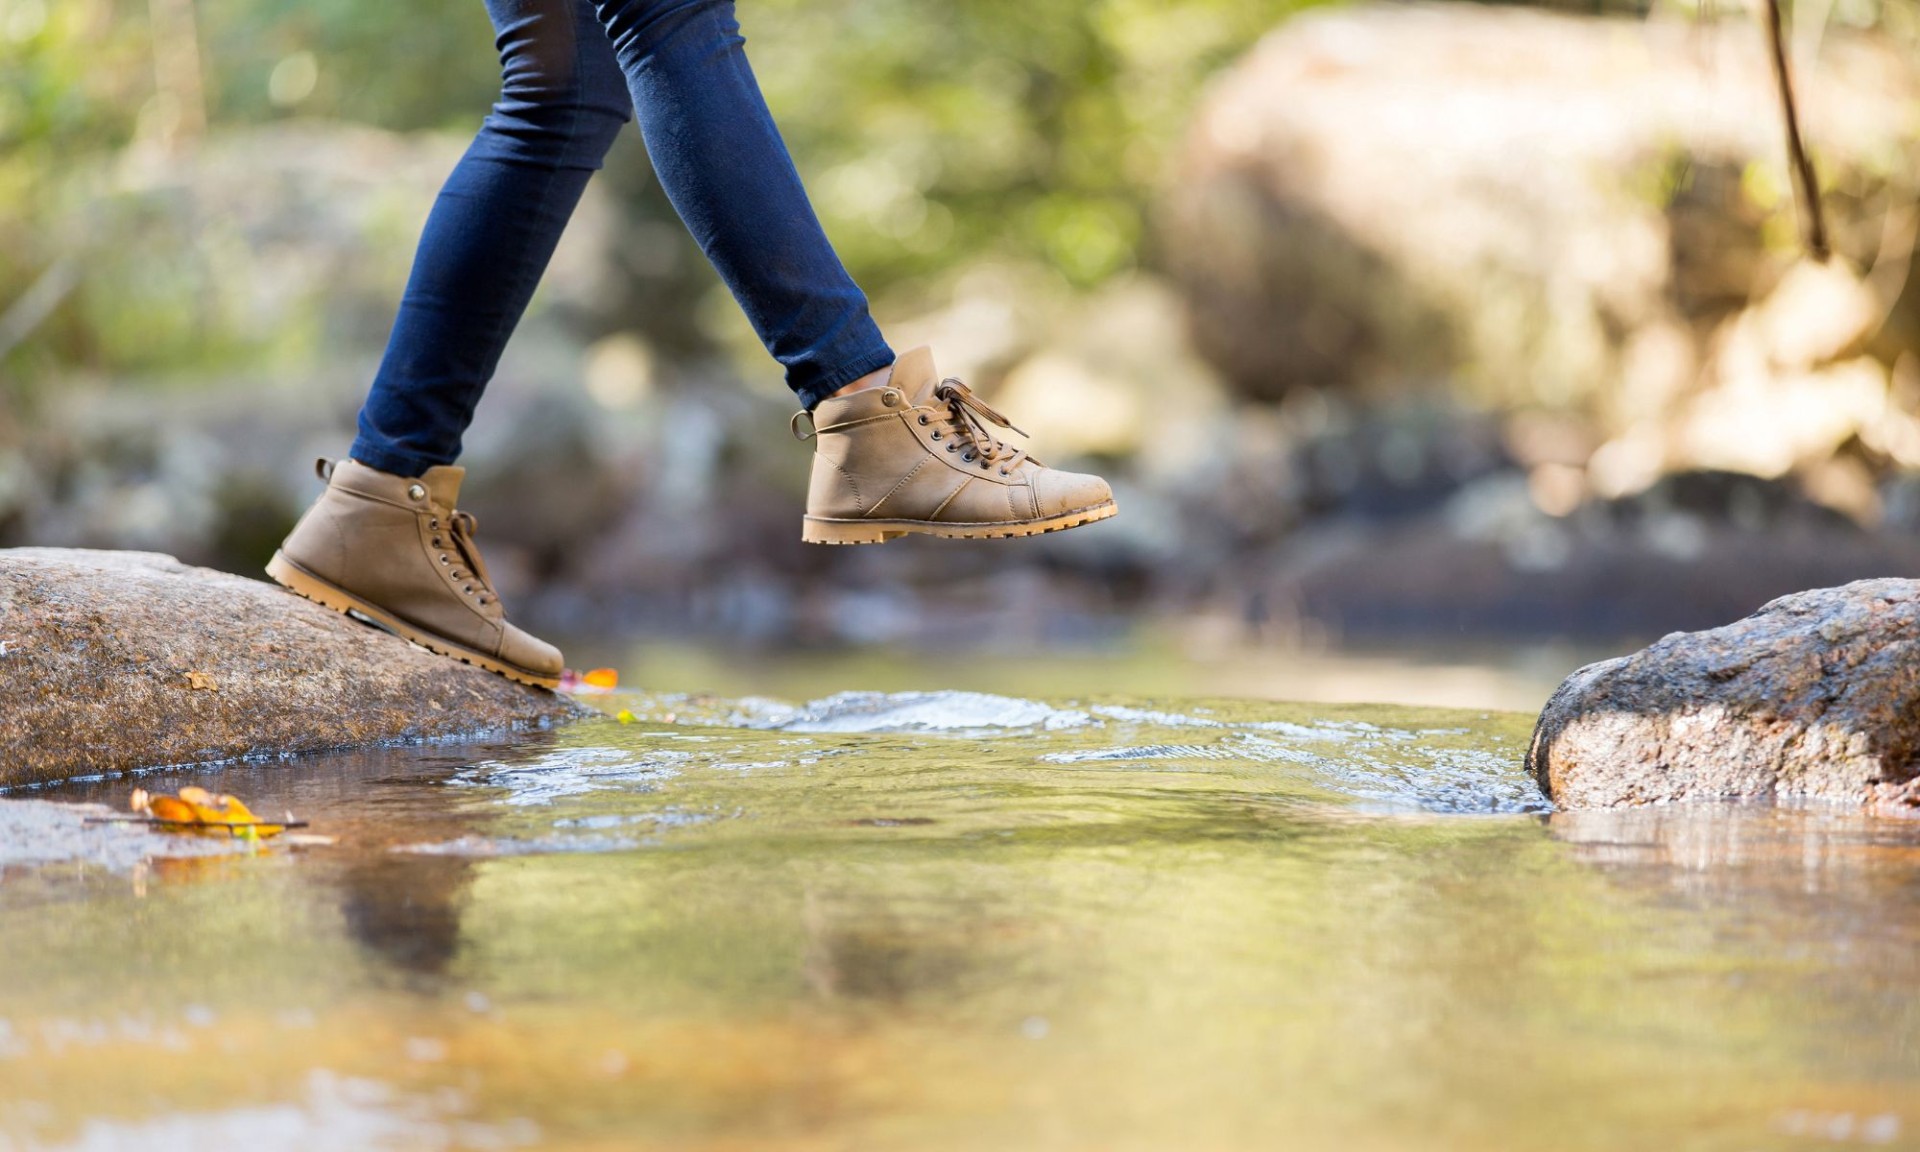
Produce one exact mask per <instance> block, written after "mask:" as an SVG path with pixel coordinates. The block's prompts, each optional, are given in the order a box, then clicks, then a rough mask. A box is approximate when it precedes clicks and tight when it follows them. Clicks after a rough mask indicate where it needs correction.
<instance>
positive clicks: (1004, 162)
mask: <svg viewBox="0 0 1920 1152" xmlns="http://www.w3.org/2000/svg"><path fill="white" fill-rule="evenodd" d="M1314 2H1316V0H1095V2H1092V3H1087V2H1083V0H966V2H964V3H934V2H932V0H763V2H761V3H756V4H754V5H751V6H748V7H746V8H744V9H743V11H742V12H741V13H740V17H741V20H742V23H743V25H744V28H745V32H746V35H747V37H748V41H749V52H750V54H751V55H752V58H753V60H754V63H755V67H756V69H757V70H758V72H759V75H760V77H761V81H762V85H763V87H764V88H765V90H766V92H767V95H768V99H769V101H770V103H771V104H772V105H773V108H774V111H775V114H776V116H777V117H778V118H779V120H780V122H781V124H782V126H783V129H784V130H785V132H786V133H787V136H788V140H789V143H790V145H791V146H792V148H793V151H794V152H795V154H796V158H797V160H798V162H799V164H800V167H801V169H802V171H803V173H804V174H805V176H806V178H807V181H808V184H809V187H810V188H811V190H812V191H813V194H814V197H815V200H816V202H817V204H818V207H819V209H820V212H821V215H822V217H823V219H824V220H825V221H826V224H827V227H828V229H829V231H830V232H831V234H832V235H833V237H834V239H835V242H836V244H837V245H838V246H839V248H840V249H841V251H842V254H843V256H844V257H845V259H846V260H847V262H848V264H849V265H850V266H851V267H852V269H853V271H854V273H855V275H856V276H857V277H858V278H859V279H860V280H861V282H862V283H863V284H864V285H865V286H866V287H867V288H868V289H869V291H870V292H873V293H875V294H876V295H884V294H885V293H887V292H889V291H890V290H893V289H895V288H897V287H900V286H903V285H911V284H914V283H927V282H937V281H938V280H939V278H940V277H942V276H943V275H945V274H948V273H951V272H953V271H955V270H957V269H958V268H961V267H963V266H965V265H967V264H969V263H971V262H974V261H979V260H990V259H1016V260H1023V261H1037V262H1042V263H1044V264H1046V265H1049V266H1051V267H1053V268H1055V269H1057V270H1058V271H1059V273H1060V274H1061V275H1062V276H1063V277H1064V278H1065V279H1066V280H1067V281H1068V282H1070V283H1072V284H1074V285H1077V286H1082V287H1085V286H1090V285H1093V284H1096V283H1098V282H1100V281H1102V280H1103V279H1105V278H1107V277H1110V276H1112V275H1114V274H1116V273H1119V272H1122V271H1124V270H1126V269H1127V268H1129V267H1131V266H1133V265H1135V264H1136V263H1138V262H1140V261H1142V260H1143V259H1144V260H1147V261H1149V262H1150V261H1151V254H1150V253H1148V252H1146V251H1145V247H1146V228H1145V226H1144V217H1145V213H1146V209H1147V206H1148V204H1149V203H1150V202H1151V200H1152V199H1153V197H1154V195H1155V192H1156V189H1157V188H1158V187H1159V186H1160V185H1161V183H1162V182H1163V181H1165V180H1167V179H1169V178H1170V169H1171V165H1172V162H1173V161H1172V152H1173V146H1174V143H1175V141H1176V140H1177V138H1178V134H1179V131H1180V129H1181V127H1182V125H1183V123H1184V122H1185V119H1186V117H1187V116H1188V114H1189V110H1190V109H1191V107H1192V103H1193V101H1194V99H1195V97H1196V95H1197V94H1198V92H1199V90H1200V89H1201V87H1202V86H1203V84H1204V82H1205V80H1206V78H1207V76H1208V75H1209V74H1210V73H1211V72H1213V71H1214V70H1215V69H1216V68H1218V67H1219V66H1220V65H1222V64H1223V63H1225V62H1227V61H1229V60H1230V59H1232V58H1233V57H1235V56H1236V55H1238V54H1239V53H1241V52H1242V51H1244V50H1245V49H1246V48H1247V47H1248V46H1249V45H1250V44H1251V43H1252V42H1253V41H1254V40H1255V39H1257V38H1258V37H1259V35H1260V34H1261V33H1262V32H1264V31H1265V30H1267V29H1268V28H1270V27H1272V26H1273V25H1274V24H1276V23H1278V22H1279V21H1280V20H1281V19H1282V18H1284V17H1285V16H1286V15H1287V14H1289V13H1290V12H1292V11H1294V10H1296V9H1298V8H1301V7H1303V6H1305V5H1307V4H1310V3H1314ZM497 76H498V73H497V64H496V61H495V58H494V53H493V48H492V35H491V30H490V28H489V26H488V23H487V19H486V13H485V10H484V9H483V8H482V6H481V4H480V3H479V0H414V2H413V3H408V4H394V3H391V2H390V0H300V2H298V3H296V2H294V0H250V2H244V3H243V2H240V0H0V316H6V315H7V314H8V313H9V310H10V309H11V310H12V314H13V321H12V324H13V327H14V328H15V329H16V331H14V332H13V333H12V334H11V335H9V333H8V332H7V331H5V330H0V384H4V383H5V382H6V380H7V379H13V380H20V379H26V378H30V377H41V378H45V377H47V376H49V375H57V374H59V373H60V372H63V371H67V370H70V369H72V368H74V367H85V368H92V369H96V370H98V371H101V372H104V373H108V374H114V375H119V374H124V373H134V374H138V373H143V372H152V371H156V370H167V371H171V372H173V373H175V374H187V375H191V374H192V373H193V372H195V371H196V370H199V369H210V368H214V367H218V366H222V365H227V366H231V365H232V364H234V363H235V362H239V363H246V362H247V361H248V358H249V357H252V358H255V359H260V358H267V359H275V358H277V359H282V360H284V359H285V358H286V356H287V355H288V354H289V352H288V349H289V348H290V347H291V348H295V349H306V350H313V349H314V348H315V347H316V345H317V343H318V340H319V339H320V336H319V335H316V325H315V323H313V322H310V321H308V320H303V319H301V318H298V317H286V318H282V320H281V322H282V323H284V324H285V325H287V326H289V327H291V328H293V329H298V330H300V335H299V338H298V339H297V340H293V341H292V343H291V344H290V343H289V342H288V341H287V340H266V341H263V340H261V339H259V338H254V337H248V336H246V335H245V334H244V333H243V334H242V335H240V336H236V335H235V332H236V331H238V329H236V328H235V327H234V326H233V325H231V324H228V323H226V322H225V319H226V318H230V315H231V314H232V313H233V312H234V311H235V309H236V308H242V310H244V309H243V305H244V304H245V302H244V301H241V302H235V301H233V300H224V301H223V300H222V299H221V295H222V284H221V280H222V276H223V270H230V269H233V268H235V267H238V266H239V265H240V263H243V262H244V261H243V257H244V255H245V254H244V253H237V252H236V251H235V247H236V244H240V245H244V244H245V243H251V242H253V241H251V240H247V241H239V240H236V239H235V236H236V233H235V232H234V231H233V230H231V229H229V230H227V231H225V232H223V231H222V229H221V222H220V221H218V220H211V221H209V220H204V219H195V218H193V214H192V210H191V206H188V207H187V208H182V206H181V205H179V204H178V203H175V202H173V201H170V200H169V193H168V191H167V190H166V189H165V188H156V187H153V186H151V185H141V184H140V183H139V182H138V181H132V182H129V181H128V180H126V179H125V178H124V174H123V173H124V169H125V168H126V166H127V162H128V158H129V156H133V155H136V154H137V153H138V152H139V150H140V149H141V148H143V147H144V148H148V149H159V150H161V151H162V152H165V151H166V150H168V149H176V148H179V147H183V146H187V147H190V146H191V145H192V144H193V143H194V141H196V140H197V139H199V138H201V137H202V134H203V133H204V137H205V138H206V139H210V140H218V139H220V138H221V136H222V135H223V134H226V133H235V132H240V131H252V132H258V131H259V130H261V129H262V127H263V126H269V127H270V126H272V125H274V124H277V123H283V122H290V121H305V122H310V123H328V122H332V123H339V122H348V123H354V124H361V125H366V126H370V127H374V128H378V129H384V130H390V131H396V132H416V131H431V132H439V133H446V134H449V135H450V136H456V137H457V136H459V135H464V134H465V133H467V132H470V131H472V130H473V128H474V127H475V126H476V125H477V123H478V121H479V119H480V117H481V116H482V115H483V114H484V112H485V110H486V108H487V106H488V104H489V102H490V101H491V99H492V94H493V92H494V90H495V87H496V84H497ZM289 127H290V128H291V127H293V125H291V124H290V125H289ZM117 172H119V173H122V174H121V175H115V173H117ZM607 182H608V186H609V188H610V189H611V190H613V191H614V192H615V193H616V196H615V202H616V203H617V204H618V205H619V206H620V208H619V210H620V212H621V213H622V215H623V216H624V217H625V219H624V220H623V221H622V222H621V225H620V227H619V228H618V229H616V234H618V235H623V236H631V235H635V234H636V230H645V229H649V228H650V229H651V232H650V233H648V234H649V235H651V236H652V237H653V238H654V242H655V243H656V244H658V242H659V238H660V237H661V236H663V235H666V234H667V232H666V230H664V229H662V228H661V227H660V225H663V224H670V223H671V215H670V210H669V209H668V207H667V205H666V202H665V199H664V197H662V196H660V195H659V193H658V190H657V189H655V188H652V187H651V186H650V181H648V179H647V178H646V172H645V168H644V164H643V163H641V162H640V154H639V151H638V149H636V148H633V147H632V146H631V145H628V146H627V147H626V148H625V149H624V150H623V151H622V152H621V153H620V154H619V155H617V156H616V158H615V161H614V162H613V163H611V164H610V166H609V173H608V176H607ZM174 199H175V200H177V199H178V196H177V195H176V196H175V198H174ZM425 207H426V205H425V204H424V203H422V204H421V205H419V208H420V210H421V211H424V209H425ZM188 232H191V233H192V234H191V235H187V233H188ZM397 239H398V238H396V237H391V236H389V237H382V238H380V241H379V243H380V244H381V245H384V246H389V247H390V246H392V244H393V242H394V241H396V240H397ZM669 243H677V244H679V245H680V246H681V250H680V251H679V252H677V253H675V254H674V258H673V259H670V260H665V261H653V262H651V263H648V262H646V261H640V262H638V263H640V264H642V265H644V266H643V267H640V268H639V269H638V270H637V271H636V272H635V275H634V279H635V281H636V283H634V284H629V285H626V286H624V290H623V291H620V292H616V293H615V296H616V297H617V299H616V300H615V301H614V304H613V306H614V307H617V308H620V309H621V310H622V311H623V312H624V313H625V314H626V315H627V316H628V317H631V316H633V315H636V314H639V315H645V316H650V317H652V319H651V320H650V321H647V322H646V323H648V325H649V326H659V327H661V328H663V329H671V330H672V333H673V334H674V335H673V336H671V337H669V338H668V339H666V340H665V341H664V342H665V343H666V344H668V345H669V346H671V345H673V344H675V343H683V342H684V339H685V337H684V333H685V332H686V331H687V330H688V329H689V327H690V326H689V325H687V324H686V323H685V320H686V318H687V307H686V305H685V304H684V303H681V304H675V303H674V301H676V300H678V301H684V300H685V299H686V298H687V297H688V296H689V295H690V294H689V293H688V292H686V291H685V288H686V286H687V284H688V282H689V281H692V282H695V283H696V284H697V283H706V284H709V285H710V284H711V278H710V276H709V275H708V273H707V272H706V270H705V269H704V268H703V267H701V266H700V263H701V262H700V261H699V259H698V256H697V253H696V252H694V251H693V250H692V248H691V246H690V244H688V243H687V242H685V241H684V240H680V239H675V240H672V241H669ZM223 245H224V247H225V249H226V251H225V254H224V256H223V255H221V254H220V253H219V252H216V251H211V249H219V248H221V247H222V246H223ZM400 246H402V247H404V246H406V243H405V242H404V241H401V242H400ZM63 258H65V259H66V260H67V261H68V264H69V265H71V266H72V267H73V268H75V269H77V271H74V272H72V274H71V276H70V277H69V278H71V279H72V280H73V281H74V282H75V285H76V286H75V287H73V288H72V290H71V291H70V292H61V293H60V294H59V295H60V299H59V300H58V302H57V303H56V304H54V305H53V306H52V307H51V308H50V309H42V311H44V312H45V315H43V316H40V317H38V318H35V317H33V316H30V315H27V314H28V313H32V312H33V311H34V308H32V307H27V308H25V309H21V308H16V307H15V305H17V304H19V303H20V302H21V301H22V299H23V297H27V298H28V303H29V304H31V303H32V299H31V296H30V293H31V292H32V290H33V286H34V285H35V284H36V283H40V284H41V287H42V289H43V295H44V294H45V292H47V291H53V290H54V289H58V288H60V287H61V286H60V285H59V284H49V283H47V282H45V280H44V278H45V277H46V276H47V274H48V270H49V269H56V270H57V269H59V268H60V262H61V261H62V260H63ZM369 274H370V275H371V273H369ZM401 274H403V265H400V264H396V265H395V266H393V267H385V266H383V267H382V269H381V270H380V272H379V276H380V278H381V280H382V282H383V283H384V290H385V291H386V292H388V293H389V294H397V292H398V289H399V283H398V282H397V281H398V276H399V275H401ZM62 275H66V273H62ZM57 278H58V277H56V279H57ZM649 279H651V283H649V282H648V281H649ZM389 281H390V282H389ZM649 305H652V306H649ZM28 321H31V328H32V331H31V333H30V334H29V333H24V332H21V331H18V330H17V329H19V328H20V327H21V326H22V324H23V323H26V322H28ZM629 322H631V321H630V320H629Z"/></svg>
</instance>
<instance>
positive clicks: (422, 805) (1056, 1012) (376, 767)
mask: <svg viewBox="0 0 1920 1152" xmlns="http://www.w3.org/2000/svg"><path fill="white" fill-rule="evenodd" d="M598 702H599V703H602V704H604V705H605V706H607V707H608V708H609V709H610V710H614V709H619V708H626V709H628V710H630V712H631V714H632V715H633V717H634V720H633V722H631V723H624V724H623V723H617V722H615V721H613V720H596V721H592V722H588V723H582V724H579V725H576V726H573V727H570V728H567V729H564V730H561V731H558V732H554V733H550V734H544V735H540V736H536V737H525V738H518V739H515V740H513V741H511V742H507V743H499V744H440V745H425V746H416V747H409V748H396V749H385V750H379V751H373V752H361V753H354V754H342V755H335V756H328V757H318V758H312V759H309V760H306V761H303V762H300V763H298V764H287V763H278V764H263V765H254V766H247V765H243V766H233V767H228V768H226V769H224V770H219V771H205V770H202V771H197V772H183V773H161V774H153V775H150V776H148V777H146V778H144V779H142V780H140V781H139V783H140V784H142V785H143V786H145V787H148V788H150V789H161V788H164V789H169V790H170V789H172V788H174V787H176V786H178V785H180V784H184V783H195V782H197V783H202V784H205V785H208V786H210V787H213V788H216V789H218V790H223V791H232V792H235V793H237V794H239V795H241V796H243V797H244V798H246V799H247V800H248V801H249V802H250V803H252V804H253V806H254V807H255V808H256V810H263V811H270V812H278V811H280V810H282V809H287V808H291V809H293V810H294V811H296V812H297V813H298V814H299V815H301V816H303V817H305V818H307V819H310V820H311V821H313V823H314V825H315V828H314V831H316V832H320V833H325V834H327V835H330V836H332V837H335V838H336V840H337V842H336V843H334V844H332V845H330V846H306V847H294V846H288V845H284V844H283V845H279V846H274V847H269V848H266V849H264V850H261V851H258V852H256V853H253V854H234V855H222V856H214V857H203V858H194V859H181V860H164V861H154V862H152V863H150V864H146V865H141V866H138V867H135V868H133V869H132V870H130V871H128V870H122V871H113V870H107V869H102V868H96V867H83V866H74V865H60V866H51V867H39V868H32V869H22V870H18V871H16V872H14V873H11V874H9V875H7V876H6V877H5V879H4V882H0V1149H24V1148H58V1149H69V1148H72V1149H118V1148H128V1149H164V1148H175V1147H177V1148H193V1149H199V1148H215V1147H257V1148H271V1149H308V1148H318V1149H353V1150H359V1149H378V1148H476V1149H497V1148H514V1147H536V1146H537V1147H551V1148H615V1147H618V1148H672V1149H740V1148H753V1149H871V1148H915V1149H996V1150H997V1149H1009V1148H1020V1149H1027V1148H1034V1149H1181V1150H1185V1149H1256V1148H1258V1149H1266V1148H1292V1149H1342V1150H1346V1149H1361V1150H1365V1149H1472V1150H1486V1149H1582V1148H1595V1149H1599V1148H1606V1149H1621V1148H1630V1149H1641V1148H1663V1149H1664V1148H1701V1149H1727V1150H1729V1152H1733V1150H1744V1149H1818V1148H1838V1147H1848V1146H1856V1145H1857V1146H1867V1147H1909V1148H1911V1147H1920V824H1913V823H1899V822H1877V821H1874V820H1871V819H1868V818H1866V817H1863V816H1861V815H1859V814H1857V813H1854V812H1851V811H1841V810H1835V809H1824V808H1805V809H1787V810H1770V809H1754V808H1734V807H1711V806H1709V807H1700V808H1690V809H1660V810H1644V811H1638V812H1631V813H1625V814H1614V815H1598V816H1594V815H1584V816H1571V815H1566V814H1551V813H1550V812H1549V809H1548V805H1547V804H1546V803H1545V802H1544V801H1543V800H1542V798H1541V797H1540V796H1539V794H1538V793H1537V792H1536V791H1535V790H1534V788H1533V786H1532V784H1531V783H1530V782H1529V781H1528V780H1527V779H1526V778H1525V776H1524V775H1523V774H1522V772H1521V770H1520V760H1521V756H1522V750H1523V747H1524V743H1525V739H1526V735H1527V722H1526V720H1525V718H1524V717H1521V716H1518V715H1513V714H1505V713H1496V714H1485V713H1479V712H1457V711H1435V710H1413V709H1394V708H1380V707H1341V706H1331V705H1314V706H1311V707H1307V706H1288V705H1277V704H1247V703H1227V702H1218V701H1213V702H1199V701H1166V700H1141V699H1105V700H1081V701H1054V702H1040V701H1034V700H1022V699H1012V698H1007V697H996V696H986V695H976V694H968V693H959V692H930V693H910V694H899V695H892V696H881V695H843V696H837V697H832V698H829V699H826V700H821V701H816V702H815V703H812V704H808V705H803V706H802V705H789V704H781V703H777V702H772V701H766V700H751V699H748V700H717V699H702V698H685V697H660V696H639V695H632V696H612V697H603V698H601V699H600V700H599V701H598ZM130 787H131V783H130V782H128V781H124V780H121V781H101V782H96V783H92V784H80V785H71V786H67V787H65V788H62V789H58V790H51V791H42V792H38V793H36V795H39V796H48V795H52V796H58V797H66V798H84V799H100V800H107V801H110V802H113V803H115V804H122V803H124V801H125V796H126V793H127V791H128V789H129V788H130Z"/></svg>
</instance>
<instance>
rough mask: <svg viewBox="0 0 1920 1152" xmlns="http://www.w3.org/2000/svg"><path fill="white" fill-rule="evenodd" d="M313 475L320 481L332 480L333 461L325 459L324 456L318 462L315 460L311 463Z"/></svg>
mask: <svg viewBox="0 0 1920 1152" xmlns="http://www.w3.org/2000/svg"><path fill="white" fill-rule="evenodd" d="M313 474H314V475H315V476H318V477H320V479H322V480H332V479H333V461H331V460H329V459H327V458H326V457H325V456H322V457H320V458H319V459H318V460H315V461H314V462H313Z"/></svg>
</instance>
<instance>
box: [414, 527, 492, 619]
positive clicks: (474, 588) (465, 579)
mask: <svg viewBox="0 0 1920 1152" xmlns="http://www.w3.org/2000/svg"><path fill="white" fill-rule="evenodd" d="M428 527H430V528H434V529H438V528H439V527H440V521H439V520H438V519H435V520H433V521H432V522H431V523H429V524H428ZM479 531H480V521H479V520H477V519H475V518H474V515H473V513H471V512H460V511H457V510H456V511H455V512H453V513H452V514H451V515H449V516H448V517H447V527H446V536H445V537H444V538H443V537H440V536H435V537H434V538H433V546H434V547H435V548H445V549H447V551H445V552H442V553H440V563H442V564H445V565H448V572H447V574H448V575H449V576H451V577H453V580H454V583H456V584H460V585H461V586H462V591H464V592H465V593H466V594H467V595H469V596H473V597H476V598H477V599H478V601H479V603H480V604H482V605H485V604H487V603H488V602H490V601H494V600H498V599H499V598H500V597H499V595H498V594H497V593H495V592H494V590H493V581H492V579H491V578H490V577H488V575H487V565H486V562H485V561H483V560H481V559H480V546H479V545H478V544H476V543H474V539H473V538H474V536H476V535H477V534H478V533H479ZM449 540H450V541H452V543H451V544H449V543H447V541H449Z"/></svg>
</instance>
